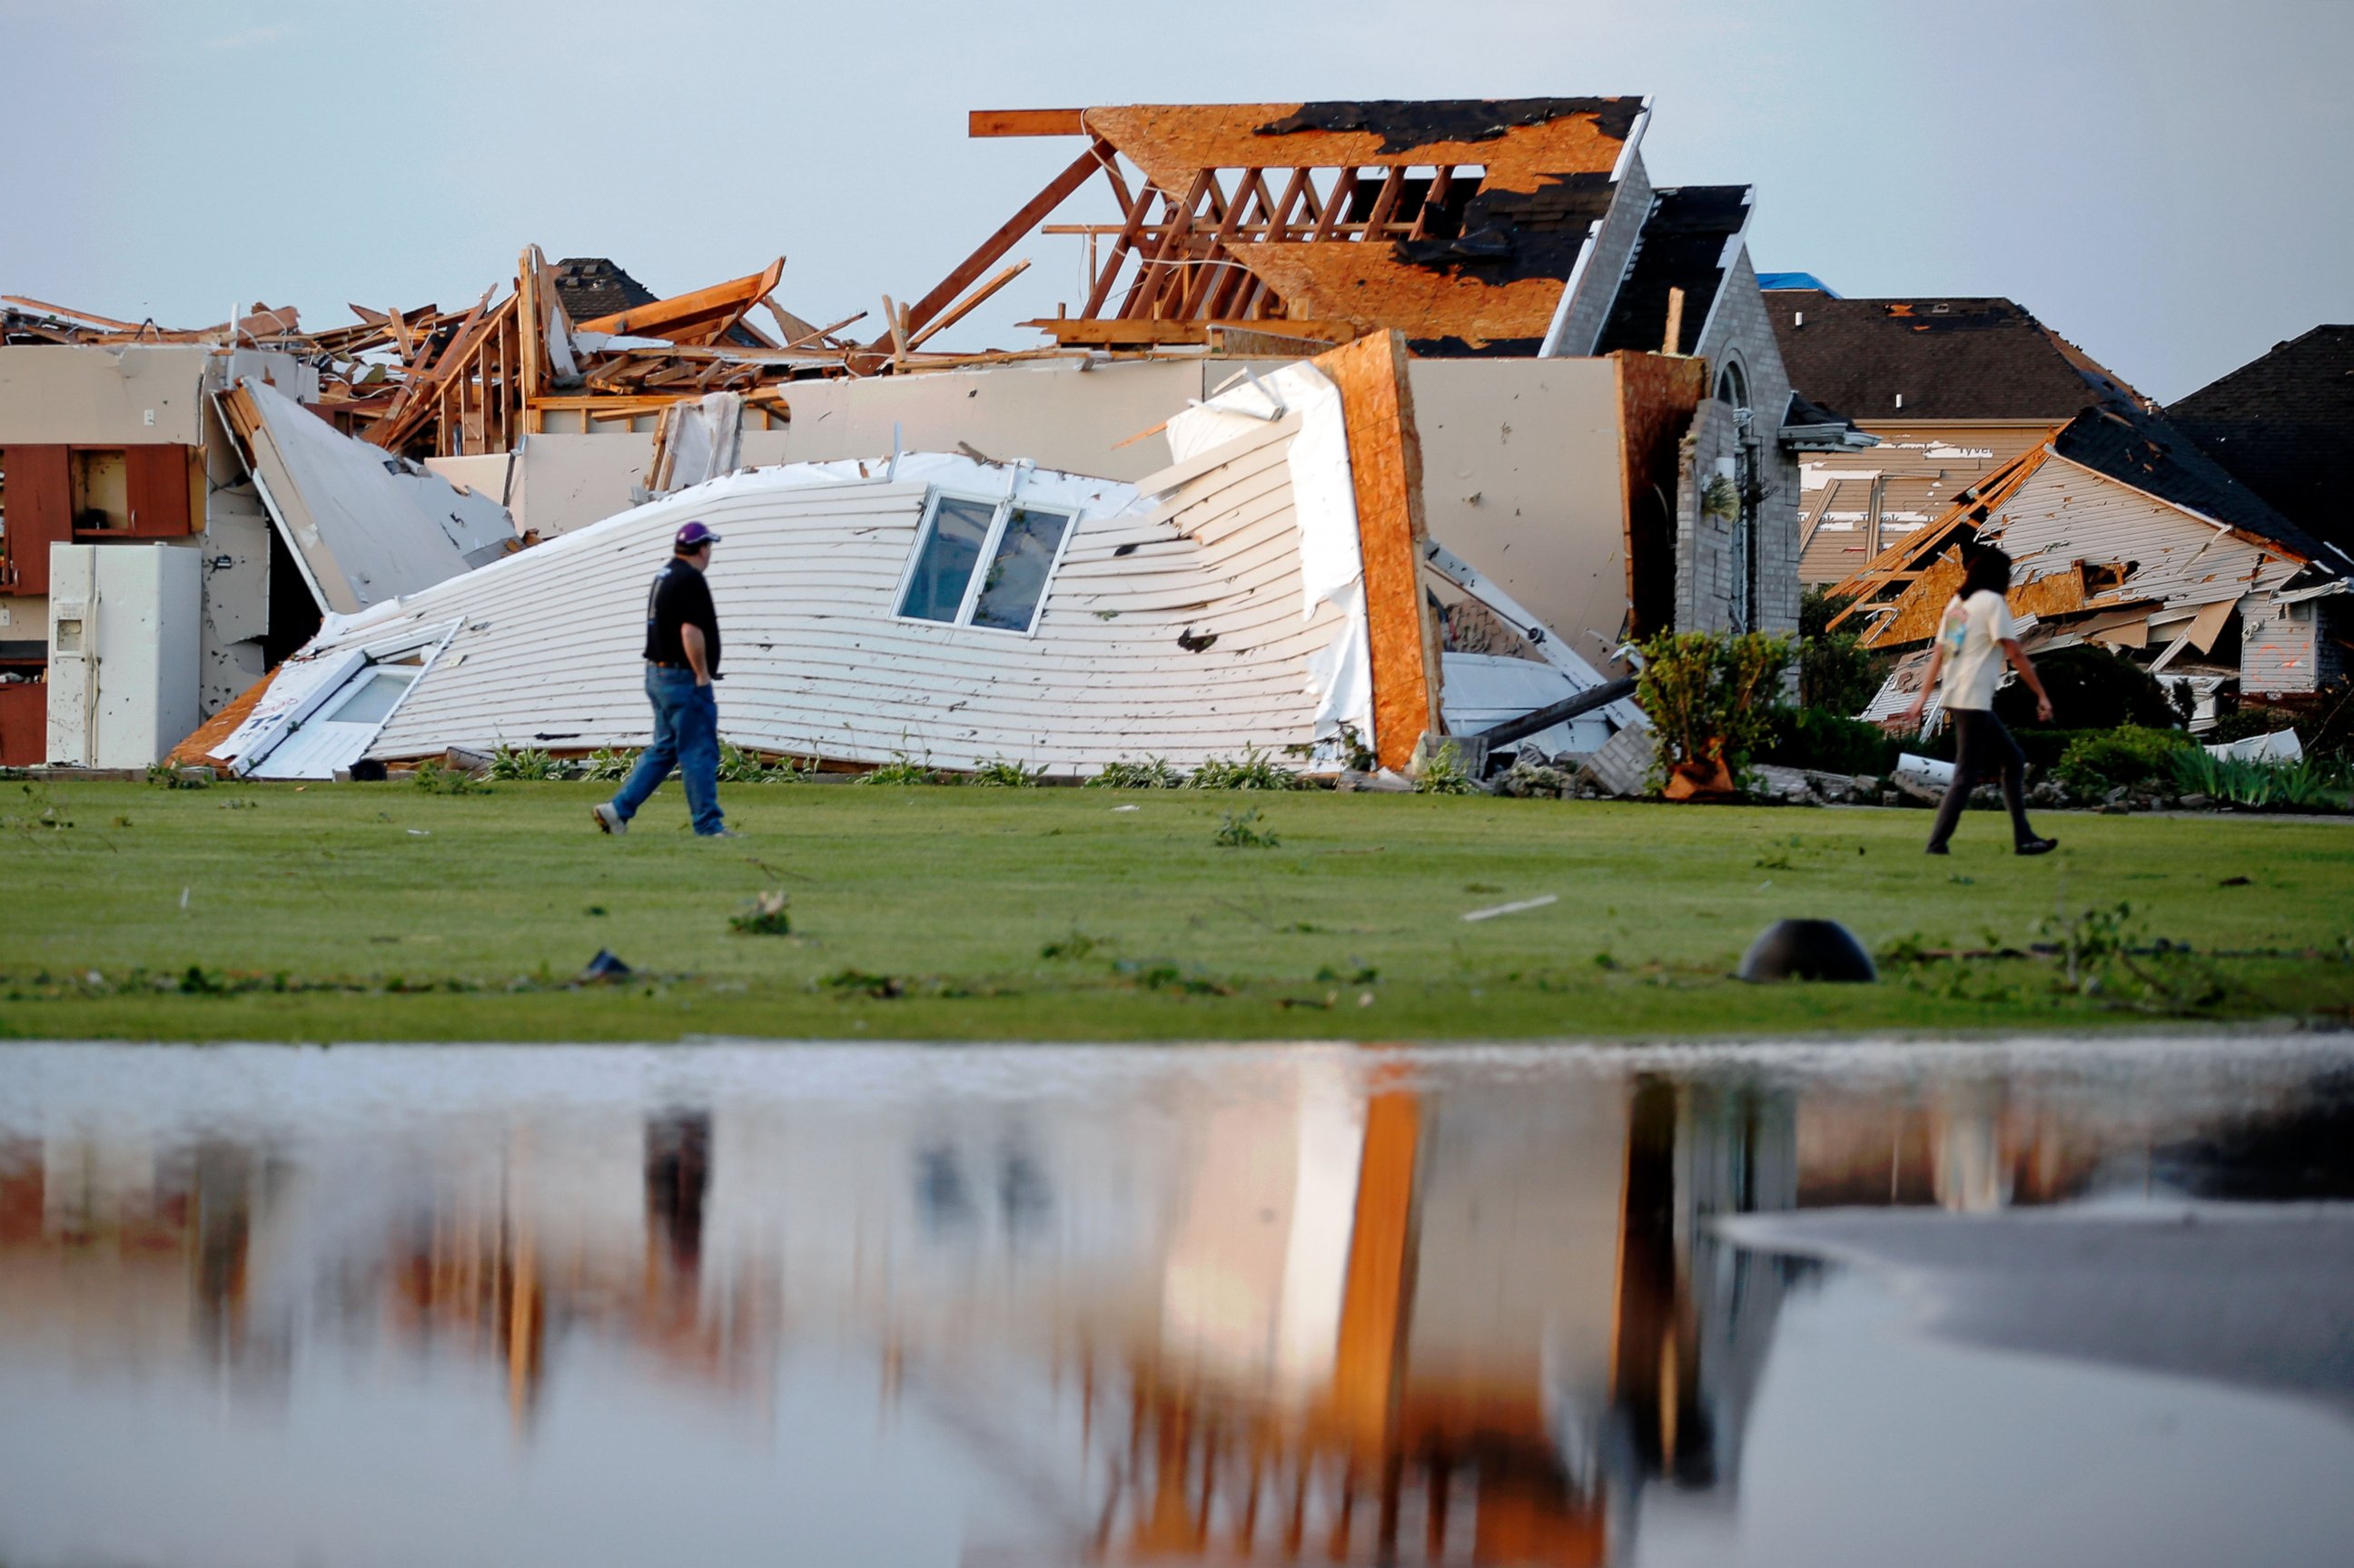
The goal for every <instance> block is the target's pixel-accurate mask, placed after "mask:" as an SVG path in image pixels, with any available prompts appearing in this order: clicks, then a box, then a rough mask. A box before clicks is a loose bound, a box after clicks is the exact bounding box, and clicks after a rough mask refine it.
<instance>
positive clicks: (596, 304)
mask: <svg viewBox="0 0 2354 1568" xmlns="http://www.w3.org/2000/svg"><path fill="white" fill-rule="evenodd" d="M555 273H556V298H557V302H559V303H561V304H562V305H563V306H564V313H565V315H566V316H567V317H568V318H569V319H570V320H571V322H572V323H573V324H574V325H575V326H578V325H579V324H580V323H582V322H593V321H595V320H597V319H598V318H599V316H617V315H619V314H620V313H622V312H623V311H628V310H635V309H636V308H637V307H638V306H640V305H651V304H652V303H653V302H655V301H656V300H658V299H660V298H661V297H662V296H661V295H659V294H657V293H655V292H654V291H652V289H649V288H647V287H646V286H645V285H644V284H643V283H641V282H639V281H637V280H636V279H635V278H632V277H631V276H630V275H629V274H628V273H627V272H624V271H622V270H620V268H619V267H616V266H615V265H613V263H612V262H611V261H610V260H608V259H606V258H605V257H602V256H567V257H566V258H565V259H564V260H561V261H558V262H557V264H556V267H555Z"/></svg>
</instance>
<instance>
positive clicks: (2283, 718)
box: [2200, 708, 2296, 746]
mask: <svg viewBox="0 0 2354 1568" xmlns="http://www.w3.org/2000/svg"><path fill="white" fill-rule="evenodd" d="M2295 728H2296V715H2295V714H2292V713H2287V712H2285V711H2284V710H2282V709H2280V708H2233V709H2232V711H2231V712H2230V713H2227V714H2224V715H2221V716H2220V717H2218V718H2217V719H2216V720H2215V727H2214V728H2212V729H2211V730H2209V731H2208V732H2207V733H2206V734H2205V735H2203V736H2200V739H2201V740H2203V741H2205V742H2206V743H2207V744H2208V745H2210V746H2221V745H2224V744H2226V743H2227V742H2230V741H2234V740H2246V739H2247V738H2249V737H2250V736H2258V735H2271V734H2273V733H2274V731H2276V730H2284V729H2295Z"/></svg>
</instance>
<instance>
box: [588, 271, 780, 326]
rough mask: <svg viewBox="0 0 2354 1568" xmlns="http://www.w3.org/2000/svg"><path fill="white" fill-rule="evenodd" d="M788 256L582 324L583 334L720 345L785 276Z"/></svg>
mask: <svg viewBox="0 0 2354 1568" xmlns="http://www.w3.org/2000/svg"><path fill="white" fill-rule="evenodd" d="M784 271H785V259H784V258H783V257H781V256H779V257H778V258H777V259H776V260H774V261H772V262H770V263H769V266H768V269H767V270H765V271H760V272H755V273H752V274H751V275H749V276H748V277H743V278H737V279H733V280H731V281H727V282H725V283H715V284H713V285H712V286H711V287H710V288H707V289H696V290H695V291H692V292H690V293H684V294H674V295H673V296H672V297H671V298H669V299H667V300H656V301H654V302H652V304H647V305H633V306H631V308H630V309H628V310H626V311H618V312H616V313H613V314H611V315H610V316H599V317H598V318H597V319H596V320H594V321H588V322H582V323H580V326H579V330H580V331H582V332H601V333H610V334H613V335H614V336H616V337H620V336H623V335H628V336H631V337H666V338H669V339H671V340H672V341H673V342H674V343H688V344H707V343H715V342H716V341H718V340H719V339H720V338H722V337H725V336H726V334H727V332H728V329H729V328H731V327H733V326H735V325H736V324H737V323H738V322H740V321H742V320H743V319H744V315H745V313H747V312H748V311H749V310H751V308H752V307H753V306H754V305H756V304H758V303H759V302H760V301H761V300H763V299H764V298H766V297H767V296H768V295H769V292H770V291H773V290H774V289H775V288H776V286H777V280H778V279H779V278H781V277H783V276H784Z"/></svg>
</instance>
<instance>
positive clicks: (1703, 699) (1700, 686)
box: [1635, 631, 1790, 800]
mask: <svg viewBox="0 0 2354 1568" xmlns="http://www.w3.org/2000/svg"><path fill="white" fill-rule="evenodd" d="M1641 652H1642V656H1643V673H1642V675H1641V677H1640V679H1639V681H1638V683H1637V687H1636V694H1635V696H1636V700H1637V701H1638V702H1639V703H1641V704H1642V705H1643V711H1644V713H1646V714H1647V715H1649V716H1650V720H1651V727H1652V734H1653V736H1655V738H1656V740H1657V744H1658V746H1659V782H1660V789H1659V792H1660V793H1661V794H1662V795H1664V796H1665V797H1666V798H1667V799H1669V800H1731V799H1732V798H1733V797H1734V795H1735V794H1736V793H1738V791H1739V789H1740V775H1741V771H1742V769H1743V768H1744V767H1745V766H1746V765H1747V763H1748V761H1749V754H1750V753H1751V752H1752V751H1753V750H1755V748H1756V747H1758V746H1759V745H1760V744H1762V743H1763V742H1764V740H1765V736H1766V731H1767V726H1768V725H1769V723H1770V719H1769V712H1770V709H1771V707H1772V705H1773V704H1772V699H1773V696H1774V691H1775V688H1776V686H1777V685H1778V684H1779V683H1780V681H1781V678H1782V672H1783V670H1784V669H1785V668H1786V667H1787V665H1788V663H1789V662H1790V641H1789V639H1787V638H1786V637H1773V636H1768V635H1767V634H1765V633H1764V632H1759V631H1749V632H1740V633H1731V632H1720V631H1671V632H1663V633H1661V634H1660V635H1659V636H1657V637H1654V638H1652V639H1651V640H1650V641H1648V642H1646V643H1644V644H1643V645H1642V648H1641Z"/></svg>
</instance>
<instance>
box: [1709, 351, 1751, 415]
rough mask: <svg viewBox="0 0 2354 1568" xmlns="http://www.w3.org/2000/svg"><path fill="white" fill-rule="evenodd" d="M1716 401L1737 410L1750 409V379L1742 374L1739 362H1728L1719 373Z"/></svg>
mask: <svg viewBox="0 0 2354 1568" xmlns="http://www.w3.org/2000/svg"><path fill="white" fill-rule="evenodd" d="M1716 400H1717V401H1718V402H1720V403H1730V404H1731V405H1733V407H1734V408H1748V407H1749V377H1748V376H1744V375H1743V374H1742V371H1741V365H1740V362H1739V361H1738V360H1727V361H1726V362H1725V366H1724V369H1723V371H1721V372H1719V373H1718V375H1717V377H1716Z"/></svg>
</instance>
